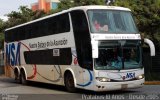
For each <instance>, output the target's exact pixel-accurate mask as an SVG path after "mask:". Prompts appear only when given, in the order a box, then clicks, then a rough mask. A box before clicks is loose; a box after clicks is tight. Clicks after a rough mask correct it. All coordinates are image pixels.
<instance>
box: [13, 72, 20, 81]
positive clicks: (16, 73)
mask: <svg viewBox="0 0 160 100" xmlns="http://www.w3.org/2000/svg"><path fill="white" fill-rule="evenodd" d="M14 76H15V81H16V83H21V82H20V76H19V74H18V70H17V69H15V70H14Z"/></svg>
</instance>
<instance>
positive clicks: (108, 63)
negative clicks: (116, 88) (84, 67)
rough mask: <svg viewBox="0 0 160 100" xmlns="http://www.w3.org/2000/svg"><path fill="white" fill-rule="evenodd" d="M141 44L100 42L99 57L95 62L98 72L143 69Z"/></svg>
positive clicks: (133, 42)
mask: <svg viewBox="0 0 160 100" xmlns="http://www.w3.org/2000/svg"><path fill="white" fill-rule="evenodd" d="M141 59H142V57H141V47H140V42H135V41H112V42H108V41H100V42H99V57H98V58H96V59H95V60H94V61H95V69H97V70H116V69H117V70H122V69H135V68H140V67H142V65H141V62H142V60H141Z"/></svg>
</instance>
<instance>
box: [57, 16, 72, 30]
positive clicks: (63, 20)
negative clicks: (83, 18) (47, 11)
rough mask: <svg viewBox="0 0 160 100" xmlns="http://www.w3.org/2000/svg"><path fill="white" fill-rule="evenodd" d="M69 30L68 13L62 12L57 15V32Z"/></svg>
mask: <svg viewBox="0 0 160 100" xmlns="http://www.w3.org/2000/svg"><path fill="white" fill-rule="evenodd" d="M69 31H70V23H69V16H68V13H66V14H62V15H60V16H59V17H58V32H59V33H63V32H69Z"/></svg>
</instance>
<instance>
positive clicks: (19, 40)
mask: <svg viewBox="0 0 160 100" xmlns="http://www.w3.org/2000/svg"><path fill="white" fill-rule="evenodd" d="M130 12H131V11H130V10H129V9H128V8H123V7H114V6H81V7H75V8H70V9H68V10H65V11H62V12H59V13H56V14H53V15H49V16H47V17H44V18H40V19H37V20H34V21H31V22H28V23H25V24H22V25H18V26H15V27H12V28H9V29H7V30H6V31H5V44H4V46H5V64H6V68H5V69H6V74H7V75H8V76H11V77H14V78H15V79H16V80H19V81H20V82H22V83H24V84H25V83H26V80H30V81H37V82H44V83H51V84H56V85H65V86H66V88H67V89H68V90H69V91H71V92H73V91H74V90H75V88H81V89H87V90H93V91H111V90H121V89H128V88H137V87H141V86H142V85H143V83H144V68H143V66H142V52H141V37H140V34H139V33H138V31H137V30H136V26H135V24H134V21H133V19H132V16H131V14H130ZM94 16H97V17H96V18H99V20H100V21H101V23H103V22H104V23H103V24H105V22H106V23H107V19H109V21H110V22H109V24H110V25H109V24H108V26H107V31H106V30H105V31H99V32H98V31H94V30H93V28H92V24H91V23H92V22H91V21H92V20H93V17H94ZM105 18H106V20H105ZM119 20H121V21H119ZM121 26H123V27H121ZM118 28H122V29H118ZM123 29H124V30H123ZM132 54H133V56H134V57H133V58H131V55H132ZM118 57H119V58H118ZM118 59H119V60H118ZM116 60H117V61H116ZM99 62H100V63H99ZM118 63H119V64H118ZM117 67H120V68H117Z"/></svg>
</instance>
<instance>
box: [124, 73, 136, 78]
mask: <svg viewBox="0 0 160 100" xmlns="http://www.w3.org/2000/svg"><path fill="white" fill-rule="evenodd" d="M126 78H135V73H134V72H133V73H127V75H126Z"/></svg>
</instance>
